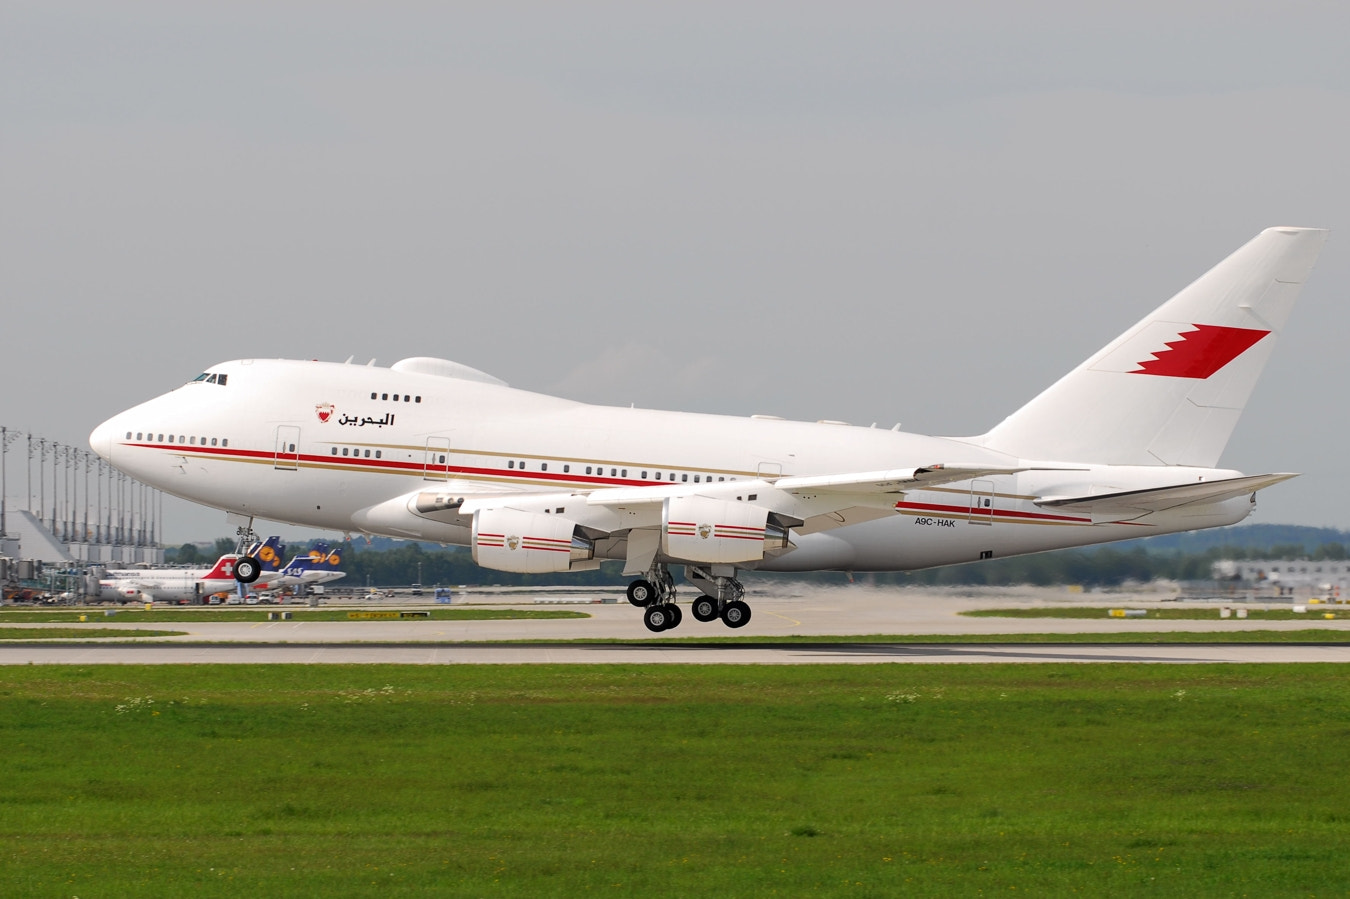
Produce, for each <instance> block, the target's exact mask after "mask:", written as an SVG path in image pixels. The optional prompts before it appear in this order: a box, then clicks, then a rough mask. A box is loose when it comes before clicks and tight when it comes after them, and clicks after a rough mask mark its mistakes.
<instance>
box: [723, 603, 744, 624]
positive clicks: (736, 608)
mask: <svg viewBox="0 0 1350 899" xmlns="http://www.w3.org/2000/svg"><path fill="white" fill-rule="evenodd" d="M722 623H723V624H725V625H726V626H727V627H745V626H746V625H747V624H749V623H750V606H749V605H747V604H746V603H744V602H742V601H741V600H739V599H738V600H735V601H734V602H729V603H727V604H726V607H725V608H723V609H722Z"/></svg>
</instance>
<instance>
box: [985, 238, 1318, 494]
mask: <svg viewBox="0 0 1350 899" xmlns="http://www.w3.org/2000/svg"><path fill="white" fill-rule="evenodd" d="M1326 234H1327V232H1326V231H1324V230H1321V229H1315V228H1267V229H1266V230H1265V231H1262V232H1261V233H1260V234H1258V235H1257V236H1256V237H1254V238H1252V240H1250V241H1249V242H1248V243H1247V244H1245V245H1244V246H1243V247H1242V248H1240V249H1239V250H1238V251H1237V252H1235V253H1233V254H1232V255H1231V256H1229V257H1228V258H1227V259H1225V260H1224V261H1223V262H1220V263H1219V264H1218V265H1216V266H1215V267H1214V268H1212V269H1210V270H1209V271H1208V272H1206V273H1205V274H1204V275H1202V276H1201V277H1200V278H1199V279H1198V280H1196V281H1195V282H1194V283H1192V284H1191V285H1190V286H1189V287H1187V288H1186V289H1184V290H1182V291H1181V292H1180V293H1178V294H1177V295H1176V296H1174V297H1173V298H1172V299H1170V300H1168V301H1167V302H1166V303H1164V304H1163V305H1162V306H1160V307H1158V308H1157V309H1156V310H1154V311H1153V313H1152V314H1150V315H1149V316H1147V317H1146V318H1145V319H1144V320H1143V321H1141V322H1139V323H1138V324H1136V325H1135V326H1134V327H1132V328H1130V329H1129V330H1128V331H1126V332H1125V333H1124V334H1122V335H1120V336H1119V337H1117V338H1116V339H1115V340H1113V341H1112V342H1111V343H1110V344H1108V345H1107V346H1106V347H1105V348H1103V349H1102V350H1101V351H1099V352H1098V353H1097V354H1096V355H1094V356H1093V357H1092V358H1090V359H1088V360H1087V361H1086V362H1084V363H1083V364H1082V365H1080V366H1078V367H1077V368H1076V369H1074V370H1073V371H1071V372H1069V374H1067V375H1065V376H1064V377H1063V378H1060V379H1059V380H1058V381H1057V382H1055V383H1054V384H1053V385H1051V386H1050V387H1049V388H1048V389H1047V390H1045V391H1044V392H1043V393H1041V394H1040V395H1039V396H1037V397H1036V398H1035V399H1033V400H1032V401H1031V402H1029V403H1027V404H1026V405H1025V406H1023V407H1022V408H1021V409H1019V410H1017V411H1016V412H1014V413H1013V414H1012V415H1010V416H1008V417H1007V418H1006V419H1004V420H1003V422H1002V423H1000V424H999V425H998V426H997V427H996V428H994V429H993V430H992V431H990V432H989V433H987V434H985V435H983V436H982V437H978V438H975V442H977V443H981V444H983V445H986V446H989V447H991V448H993V449H997V450H1000V451H1002V452H1006V453H1010V454H1012V455H1015V456H1019V457H1021V458H1024V459H1054V460H1060V461H1079V462H1097V463H1107V464H1115V465H1194V466H1197V467H1202V468H1212V467H1214V466H1215V465H1217V463H1218V461H1219V455H1220V454H1221V453H1222V452H1223V448H1224V446H1225V445H1226V444H1227V443H1228V438H1229V436H1230V435H1231V434H1232V433H1233V428H1234V427H1235V426H1236V425H1237V420H1238V417H1239V416H1240V415H1241V414H1242V410H1243V408H1244V407H1245V406H1246V405H1247V399H1248V397H1250V396H1251V393H1252V388H1253V387H1255V386H1256V380H1257V378H1258V377H1260V375H1261V371H1262V369H1264V368H1265V365H1266V360H1267V359H1268V358H1270V353H1271V351H1272V350H1273V349H1274V348H1275V342H1276V340H1277V338H1278V336H1279V334H1280V332H1281V330H1283V328H1284V323H1285V320H1286V319H1287V318H1288V317H1289V310H1290V309H1291V308H1292V307H1293V305H1294V300H1295V299H1296V298H1297V297H1298V292H1299V290H1300V288H1302V286H1303V282H1304V280H1306V278H1307V277H1308V273H1309V272H1310V271H1311V270H1312V267H1313V263H1314V262H1315V261H1316V259H1317V254H1318V253H1319V252H1320V251H1321V249H1322V244H1323V242H1324V241H1325V240H1326Z"/></svg>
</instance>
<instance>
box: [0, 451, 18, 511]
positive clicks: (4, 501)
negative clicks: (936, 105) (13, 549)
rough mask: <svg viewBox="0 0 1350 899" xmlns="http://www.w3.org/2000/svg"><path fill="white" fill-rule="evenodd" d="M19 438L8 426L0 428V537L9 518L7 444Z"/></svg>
mask: <svg viewBox="0 0 1350 899" xmlns="http://www.w3.org/2000/svg"><path fill="white" fill-rule="evenodd" d="M18 439H19V435H18V433H17V432H16V433H13V434H11V433H10V430H9V428H0V538H3V537H5V536H6V535H7V534H8V533H9V530H8V525H9V518H8V517H7V516H8V514H9V482H8V480H7V479H6V475H5V462H6V460H7V459H8V458H9V445H10V443H12V442H13V441H15V440H18Z"/></svg>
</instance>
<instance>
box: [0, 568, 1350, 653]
mask: <svg viewBox="0 0 1350 899" xmlns="http://www.w3.org/2000/svg"><path fill="white" fill-rule="evenodd" d="M461 598H462V597H461ZM535 598H536V597H533V596H529V595H525V596H522V595H520V594H513V595H507V596H497V597H490V596H489V597H484V596H475V597H472V599H474V600H475V601H477V602H484V601H492V602H495V603H497V604H501V603H506V604H510V605H513V606H519V607H527V608H540V606H538V605H536V604H535V603H534V599H535ZM544 598H551V599H556V598H557V597H556V595H549V596H545V597H544ZM753 599H754V602H753V608H754V617H753V618H752V620H751V622H750V624H749V625H748V626H747V627H746V628H745V629H744V630H742V631H730V630H728V629H727V628H726V627H724V626H723V625H722V624H721V623H720V622H712V623H708V624H702V623H699V622H697V621H694V620H693V617H692V616H691V615H688V614H686V615H685V618H684V623H683V624H682V625H681V626H680V627H679V628H678V629H677V630H675V631H672V632H667V635H668V636H675V637H684V638H692V639H693V640H695V641H696V640H697V639H698V638H700V637H728V636H741V635H747V636H748V635H756V636H767V637H781V638H785V640H784V642H783V643H776V644H721V643H717V644H714V643H706V644H701V645H700V644H698V643H696V642H693V643H684V644H680V645H670V644H656V643H652V642H650V641H651V639H652V637H653V635H652V634H650V633H649V632H648V631H647V630H646V628H645V627H643V625H642V620H641V616H640V614H639V612H638V610H637V609H634V608H633V607H631V606H629V605H628V604H627V603H620V604H604V605H602V604H585V605H562V606H558V608H568V609H574V610H576V611H580V612H584V613H586V614H587V615H588V616H590V617H588V618H581V619H543V620H540V619H527V620H516V621H500V620H499V621H417V620H411V621H275V622H218V621H211V620H209V613H206V614H204V615H203V620H202V621H187V622H172V623H168V622H166V623H165V624H163V625H159V626H160V627H164V628H167V629H173V630H177V631H183V632H184V635H183V636H180V637H167V638H152V639H147V640H142V641H136V642H125V643H116V644H112V643H108V642H106V640H105V641H89V642H85V643H62V644H40V643H11V642H6V643H5V644H4V645H0V664H11V665H17V664H117V663H125V664H192V663H225V664H249V663H259V664H260V663H305V664H312V663H400V664H475V663H476V664H520V663H569V664H577V663H592V664H602V663H603V664H611V663H622V664H628V663H642V664H650V663H666V664H825V663H830V664H839V663H849V664H868V663H881V662H923V663H932V662H948V663H962V662H964V663H978V662H1052V661H1054V662H1064V661H1068V662H1347V661H1350V644H1313V645H1307V644H1303V645H1290V644H1143V645H1140V644H1058V645H1042V644H946V645H933V644H863V643H845V644H840V643H812V642H811V641H810V637H812V636H820V635H864V634H967V635H971V634H1019V633H1082V632H1091V633H1127V632H1128V633H1139V632H1158V631H1195V632H1200V634H1201V635H1203V633H1206V632H1216V631H1230V630H1291V629H1306V628H1310V627H1319V628H1327V629H1329V630H1344V629H1347V628H1350V613H1347V612H1341V613H1339V614H1341V615H1346V617H1344V618H1341V617H1338V618H1337V619H1336V620H1325V619H1323V618H1322V617H1321V614H1322V613H1320V612H1319V613H1317V614H1313V615H1309V616H1308V618H1307V620H1297V621H1277V622H1269V621H1255V620H1251V619H1247V620H1238V619H1233V618H1230V619H1220V618H1219V612H1218V607H1217V606H1213V605H1211V606H1206V607H1205V608H1206V611H1207V612H1212V614H1213V616H1214V617H1213V618H1206V619H1201V620H1194V621H1160V620H1148V619H1119V618H1107V617H1102V618H1100V619H1096V618H1093V619H1081V618H1080V619H1065V618H1045V619H1024V618H1022V619H1018V618H971V617H968V616H964V615H961V614H959V613H960V612H962V611H965V610H969V609H987V608H993V607H997V606H1018V607H1025V606H1028V605H1068V604H1079V605H1093V606H1111V607H1126V606H1128V607H1131V608H1149V607H1158V606H1161V607H1175V603H1170V602H1165V603H1160V602H1159V597H1158V596H1157V595H1151V594H1150V595H1143V596H1140V595H1125V596H1122V595H1119V594H1102V595H1088V596H1081V595H1071V594H1067V593H1065V592H1064V591H1061V590H1055V589H1048V590H1041V591H1031V590H1018V591H1011V592H1009V591H999V592H979V593H972V592H970V591H959V592H958V591H930V590H917V589H893V588H886V589H883V588H868V587H864V586H852V587H846V588H828V587H827V588H816V587H804V586H793V585H785V586H784V587H781V588H777V589H774V590H772V591H763V592H762V593H760V594H759V595H756V596H754V597H753ZM367 607H368V606H367ZM90 617H91V621H90V622H89V625H88V626H90V627H98V628H117V629H128V630H131V629H137V628H145V627H154V626H156V625H146V624H133V623H130V622H126V623H123V622H118V621H117V620H116V616H112V617H107V618H105V617H103V616H98V615H97V614H95V615H91V616H90ZM51 626H52V627H70V625H68V624H65V625H51ZM34 627H41V626H40V625H34ZM541 639H542V640H575V641H583V642H578V643H573V644H567V645H558V644H552V645H544V644H505V643H494V642H491V641H507V640H541ZM789 639H790V640H791V641H792V642H787V640H789ZM1199 639H1203V636H1200V637H1199ZM594 640H619V641H622V642H621V643H586V642H584V641H594Z"/></svg>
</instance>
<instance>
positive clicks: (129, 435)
mask: <svg viewBox="0 0 1350 899" xmlns="http://www.w3.org/2000/svg"><path fill="white" fill-rule="evenodd" d="M127 439H128V440H130V439H131V432H130V431H127Z"/></svg>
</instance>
